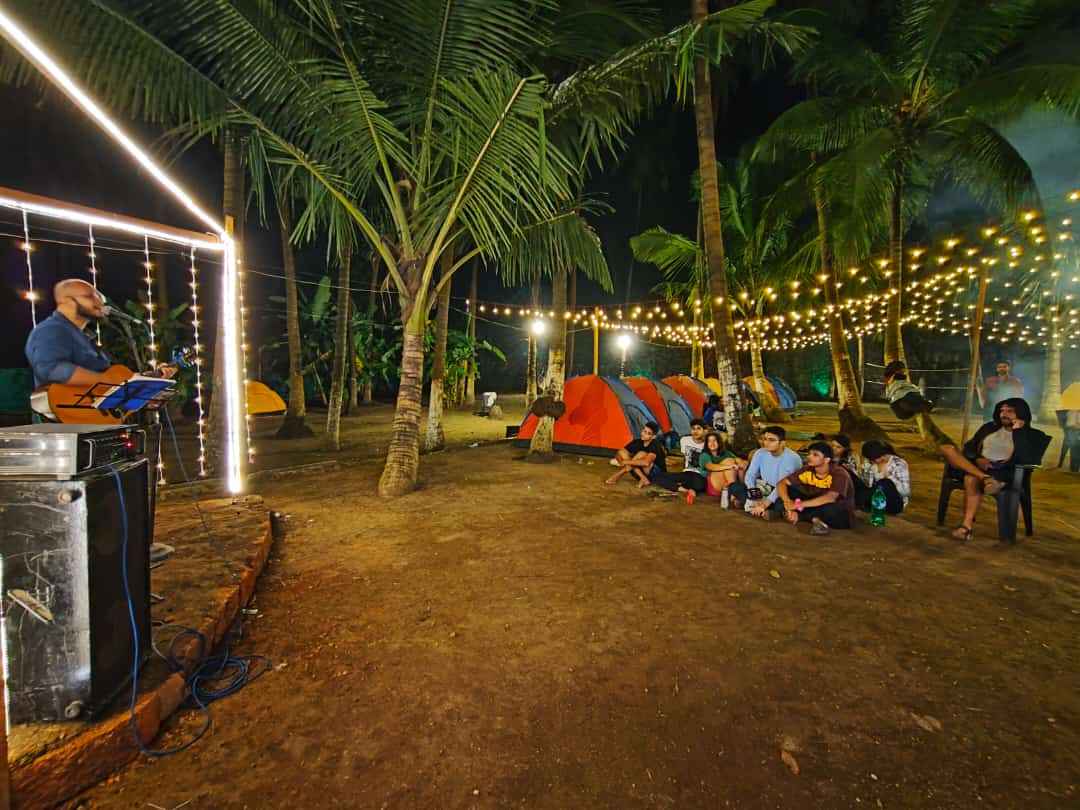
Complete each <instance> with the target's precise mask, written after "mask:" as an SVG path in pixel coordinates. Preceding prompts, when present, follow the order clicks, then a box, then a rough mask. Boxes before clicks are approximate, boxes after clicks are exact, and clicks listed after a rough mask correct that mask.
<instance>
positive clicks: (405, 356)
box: [378, 290, 427, 498]
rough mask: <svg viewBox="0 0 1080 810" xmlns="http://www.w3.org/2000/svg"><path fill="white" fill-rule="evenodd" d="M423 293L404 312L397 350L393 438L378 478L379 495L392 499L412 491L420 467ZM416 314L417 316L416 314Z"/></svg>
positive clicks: (424, 311)
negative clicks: (398, 377)
mask: <svg viewBox="0 0 1080 810" xmlns="http://www.w3.org/2000/svg"><path fill="white" fill-rule="evenodd" d="M424 292H425V291H423V290H421V291H420V292H419V294H418V296H417V300H416V301H415V302H414V304H413V307H412V311H410V312H406V313H405V315H404V316H403V317H404V320H405V334H404V339H403V345H402V350H401V381H400V384H399V385H398V396H397V406H396V408H395V410H394V425H393V434H392V435H391V437H390V447H389V449H388V450H387V453H386V465H385V466H384V467H383V472H382V477H380V478H379V490H378V492H379V495H380V496H382V497H384V498H392V497H395V496H398V495H404V494H405V493H407V492H411V491H412V490H413V489H415V487H416V476H417V471H418V469H419V467H420V408H421V396H422V394H423V384H424V327H425V324H426V317H425V316H426V313H427V300H426V298H425V295H424ZM418 310H419V312H418Z"/></svg>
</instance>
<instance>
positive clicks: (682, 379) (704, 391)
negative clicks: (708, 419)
mask: <svg viewBox="0 0 1080 810" xmlns="http://www.w3.org/2000/svg"><path fill="white" fill-rule="evenodd" d="M664 382H666V383H667V384H668V385H670V386H671V387H672V388H674V389H675V393H676V394H678V395H679V396H680V397H682V398H683V399H685V400H686V404H687V405H689V406H690V410H692V411H693V412H694V416H695V417H696V418H701V415H702V414H703V413H705V403H706V402H708V401H709V395H710V394H712V391H711V390H710V389H709V386H707V385H706V384H705V383H703V382H702V381H701V380H698V379H696V378H695V377H687V376H686V375H685V374H676V375H674V376H672V377H664Z"/></svg>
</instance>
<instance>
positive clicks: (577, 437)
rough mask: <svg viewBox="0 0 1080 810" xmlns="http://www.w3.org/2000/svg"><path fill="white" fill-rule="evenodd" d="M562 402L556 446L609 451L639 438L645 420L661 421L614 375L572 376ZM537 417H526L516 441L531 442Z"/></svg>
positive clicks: (572, 449) (559, 448)
mask: <svg viewBox="0 0 1080 810" xmlns="http://www.w3.org/2000/svg"><path fill="white" fill-rule="evenodd" d="M563 402H565V403H566V412H565V413H564V414H563V415H562V416H561V417H559V418H558V419H557V420H556V421H555V440H554V442H553V444H554V447H555V449H556V450H564V451H567V452H571V453H588V454H594V455H600V454H603V455H607V454H608V453H613V452H615V451H616V450H618V449H619V448H620V447H625V446H626V445H627V444H629V443H630V442H631V441H632V440H633V439H636V438H637V437H638V435H639V434H640V433H641V428H642V426H643V425H644V424H645V423H646V422H654V421H655V422H659V419H658V418H657V417H656V416H655V415H654V414H653V412H652V410H651V409H650V408H649V407H648V406H647V405H646V404H645V403H644V402H642V401H641V400H640V399H638V398H637V396H636V395H635V394H634V392H633V391H631V390H630V388H629V386H627V385H625V384H624V383H622V382H621V381H619V380H616V379H614V378H612V377H598V376H596V375H595V374H583V375H582V376H580V377H571V378H570V379H569V380H567V381H566V386H565V388H564V389H563ZM537 421H538V420H537V418H536V416H535V415H533V414H531V413H530V414H528V415H527V416H526V417H525V420H524V421H523V422H522V423H521V427H520V428H519V429H518V434H517V438H516V439H515V440H514V443H515V444H516V445H518V446H523V445H527V444H528V443H529V440H530V439H532V437H533V434H534V433H535V432H536V424H537Z"/></svg>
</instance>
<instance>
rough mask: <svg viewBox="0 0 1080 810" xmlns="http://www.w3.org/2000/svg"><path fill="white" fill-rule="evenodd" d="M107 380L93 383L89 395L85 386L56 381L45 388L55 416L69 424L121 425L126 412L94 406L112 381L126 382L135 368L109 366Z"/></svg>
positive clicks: (116, 382) (116, 383)
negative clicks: (113, 412)
mask: <svg viewBox="0 0 1080 810" xmlns="http://www.w3.org/2000/svg"><path fill="white" fill-rule="evenodd" d="M102 373H103V374H104V375H105V381H103V382H102V383H100V384H98V385H97V386H95V387H94V395H93V396H87V394H86V386H79V385H64V384H63V383H53V384H52V385H49V386H46V388H45V389H44V391H45V393H47V395H48V403H49V410H50V411H51V412H52V417H53V418H54V419H55V420H56V421H58V422H63V423H64V424H68V425H120V424H123V422H124V419H123V416H113V415H112V414H109V413H105V412H104V411H99V410H98V409H97V408H95V407H94V400H95V399H97V398H98V397H99V396H102V395H104V394H105V392H106V391H107V390H108V386H109V385H120V384H121V383H124V382H127V381H128V380H130V379H131V378H132V377H133V376H135V372H134V371H132V370H131V369H130V368H128V367H127V366H121V365H115V366H110V367H109V368H108V369H106V370H105V371H104V372H102Z"/></svg>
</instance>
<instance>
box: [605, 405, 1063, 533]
mask: <svg viewBox="0 0 1080 810" xmlns="http://www.w3.org/2000/svg"><path fill="white" fill-rule="evenodd" d="M909 394H910V392H906V393H905V396H908V399H907V400H906V401H905V403H904V404H905V405H911V404H912V401H913V400H914V397H912V396H910V395H909ZM929 407H930V408H932V407H933V406H932V404H929ZM893 410H894V412H896V410H897V409H896V408H895V407H894V409H893ZM898 415H899V414H898ZM1030 421H1031V410H1030V408H1029V407H1028V405H1027V403H1026V402H1025V401H1024V400H1022V399H1008V400H1004V401H1002V402H1000V403H998V405H997V407H996V408H995V410H994V417H993V419H992V420H991V421H990V422H987V423H986V424H985V425H983V426H982V427H981V428H980V429H979V430H978V431H977V432H976V433H975V435H974V436H973V437H972V439H971V440H970V441H969V442H967V443H966V444H965V445H964V447H963V452H962V453H960V452H958V451H957V449H956V447H955V445H953V444H952V443H951V442H950V441H949V440H948V437H946V436H944V434H942V441H941V442H940V444H941V445H944V446H943V447H942V450H943V453H944V454H945V458H946V461H948V462H949V463H950V464H951V465H952V466H954V467H957V469H960V470H962V471H963V472H964V474H965V494H966V497H965V503H964V519H963V522H962V523H961V525H960V526H958V527H957V528H956V529H954V530H953V533H952V536H953V537H954V538H956V539H958V540H968V539H970V538H971V536H972V531H973V527H974V521H975V515H976V512H977V511H978V508H979V504H980V502H981V500H982V496H983V495H984V494H988V495H993V494H996V493H997V492H999V491H1000V489H1001V486H1002V485H1003V484H1004V482H1005V481H1007V480H1009V478H1010V477H1011V470H1012V467H1013V466H1014V465H1018V464H1027V463H1036V464H1037V463H1038V459H1035V461H1034V462H1032V461H1031V459H1030V458H1029V456H1032V455H1033V454H1034V449H1035V446H1036V445H1041V447H1042V449H1043V450H1045V446H1046V443H1047V442H1048V441H1049V436H1046V434H1044V433H1042V432H1041V431H1037V430H1035V429H1034V428H1032V427H1031V425H1030ZM710 427H711V425H709V423H708V422H707V421H706V419H705V418H702V419H694V420H692V421H691V423H690V435H689V436H683V437H681V438H680V440H679V449H680V451H681V453H682V456H683V470H682V472H678V473H673V472H669V471H668V469H667V461H666V453H665V450H664V444H663V441H662V437H661V436H660V428H659V426H658V425H657V424H656V423H655V422H648V423H646V424H645V425H644V427H642V429H641V433H640V436H639V438H637V439H635V440H634V441H632V442H630V443H629V444H627V445H626V447H624V448H622V449H620V450H619V451H618V452H617V453H616V454H615V457H614V458H612V459H611V464H612V466H615V467H617V468H618V469H617V471H616V472H615V473H614V474H613V475H612V476H611V477H610V478H608V479H607V481H606V483H608V484H615V483H617V482H618V481H619V480H620V479H622V478H624V477H626V476H631V477H632V478H633V479H635V480H636V481H637V485H638V486H639V487H641V488H645V487H649V486H651V485H655V486H657V487H659V488H661V489H662V490H664V491H665V492H668V493H672V494H681V495H683V496H684V497H685V499H686V501H687V503H693V502H694V500H695V498H696V497H697V496H698V495H701V494H705V495H709V496H715V497H718V498H720V502H721V506H723V507H724V508H731V509H741V510H743V511H745V512H747V513H748V514H750V515H752V516H754V517H759V518H763V519H765V520H773V519H780V518H783V519H784V520H787V521H788V522H789V523H792V524H797V523H799V522H800V521H804V522H808V523H809V524H810V533H811V534H813V535H825V534H828V533H829V532H830V530H831V529H848V528H851V527H852V525H853V523H854V520H855V511H856V510H860V511H864V512H869V511H870V510H871V508H872V502H873V501H874V494H875V493H877V492H880V493H881V495H882V496H883V500H884V509H883V511H884V512H885V513H886V514H889V515H898V514H900V513H901V512H903V511H904V509H905V508H906V507H907V505H908V503H909V502H910V500H911V473H910V469H909V467H908V463H907V461H905V460H904V458H903V457H902V456H900V455H899V454H898V453H897V452H896V450H894V449H893V447H892V446H891V445H890V444H888V442H884V441H879V440H876V439H875V440H870V441H866V442H863V444H862V447H861V458H860V456H858V455H856V454H855V453H854V451H853V449H852V443H851V439H850V438H849V437H847V436H846V435H844V434H836V435H834V436H831V437H828V436H825V435H824V434H820V433H819V434H816V435H815V436H813V437H812V439H811V441H810V442H809V444H807V445H806V446H805V447H803V448H802V453H803V455H804V456H805V458H803V456H800V454H799V453H796V452H795V451H794V450H792V449H790V448H788V447H787V444H786V440H787V432H786V431H785V430H784V428H782V427H780V426H778V425H771V426H769V427H766V428H764V429H762V430H761V432H760V434H759V437H758V438H759V442H760V445H761V447H760V449H758V450H755V451H754V452H753V453H751V454H750V456H749V458H748V459H743V458H740V457H738V456H737V455H736V454H735V453H733V452H731V450H730V449H728V448H727V446H726V442H725V438H724V436H725V434H724V433H721V432H720V431H717V430H714V429H710ZM1036 434H1037V435H1036ZM1044 439H1045V442H1044ZM946 450H948V451H952V452H945V451H946ZM1038 456H1039V458H1040V459H1041V456H1042V452H1041V451H1039V452H1038ZM957 459H960V460H962V464H957V463H954V462H956V461H957ZM881 500H882V499H878V505H879V507H880V506H881Z"/></svg>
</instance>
